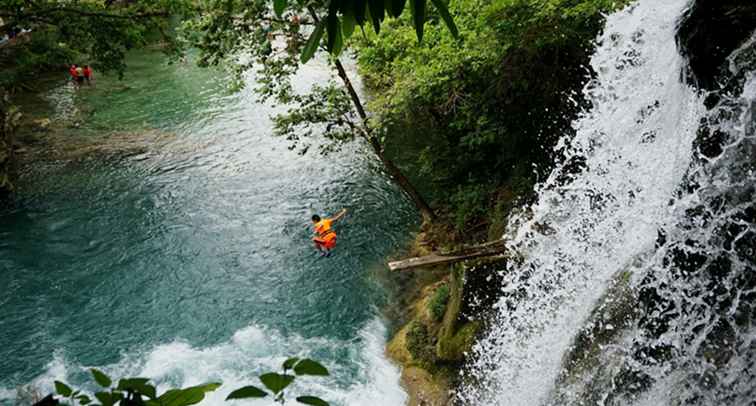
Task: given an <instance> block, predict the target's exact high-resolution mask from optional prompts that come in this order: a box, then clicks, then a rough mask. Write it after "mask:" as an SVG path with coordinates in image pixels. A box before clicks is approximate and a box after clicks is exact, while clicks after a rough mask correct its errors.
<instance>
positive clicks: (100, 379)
mask: <svg viewBox="0 0 756 406" xmlns="http://www.w3.org/2000/svg"><path fill="white" fill-rule="evenodd" d="M89 372H91V373H92V376H93V377H94V380H95V382H97V384H98V385H100V386H102V387H103V388H109V387H110V385H111V384H113V381H112V380H111V379H110V377H109V376H107V375H105V374H104V373H103V372H102V371H100V370H97V369H94V368H92V369H90V370H89Z"/></svg>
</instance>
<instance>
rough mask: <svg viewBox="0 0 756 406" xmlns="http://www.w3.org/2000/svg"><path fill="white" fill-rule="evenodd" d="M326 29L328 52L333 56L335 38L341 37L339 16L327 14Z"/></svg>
mask: <svg viewBox="0 0 756 406" xmlns="http://www.w3.org/2000/svg"><path fill="white" fill-rule="evenodd" d="M326 28H327V31H328V42H327V48H328V52H330V53H332V54H335V52H334V50H335V45H336V41H337V40H336V37H338V36H340V35H341V24H340V23H339V16H337V15H336V13H328V16H327V17H326Z"/></svg>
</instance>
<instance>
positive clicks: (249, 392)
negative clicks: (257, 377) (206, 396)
mask: <svg viewBox="0 0 756 406" xmlns="http://www.w3.org/2000/svg"><path fill="white" fill-rule="evenodd" d="M266 396H268V393H267V392H265V391H264V390H262V389H260V388H258V387H257V386H252V385H249V386H245V387H243V388H239V389H237V390H235V391H233V392H231V393H229V394H228V397H226V400H231V399H247V398H264V397H266Z"/></svg>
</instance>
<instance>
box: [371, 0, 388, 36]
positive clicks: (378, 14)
mask: <svg viewBox="0 0 756 406" xmlns="http://www.w3.org/2000/svg"><path fill="white" fill-rule="evenodd" d="M367 2H368V7H369V9H370V17H371V18H372V20H373V29H375V33H376V34H378V33H380V32H381V21H383V18H384V17H385V14H384V10H385V9H384V7H383V0H367Z"/></svg>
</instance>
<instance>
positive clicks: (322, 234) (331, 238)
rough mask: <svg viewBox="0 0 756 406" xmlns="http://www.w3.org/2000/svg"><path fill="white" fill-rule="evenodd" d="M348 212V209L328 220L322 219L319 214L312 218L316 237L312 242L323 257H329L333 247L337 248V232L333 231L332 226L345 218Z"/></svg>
mask: <svg viewBox="0 0 756 406" xmlns="http://www.w3.org/2000/svg"><path fill="white" fill-rule="evenodd" d="M346 212H347V211H346V209H344V210H342V211H340V212H339V213H338V214H337V215H335V216H333V217H331V218H326V219H321V218H320V216H318V215H317V214H314V215H313V216H312V224H313V227H314V228H315V237H313V239H312V242H314V243H315V248H317V249H318V251H320V252H321V253H322V254H323V255H325V256H328V255H329V254H330V252H331V250H332V249H333V247H335V246H336V232H335V231H333V229H332V228H331V225H332V223H334V222H336V221H339V220H340V219H341V218H342V217H344V215H345V214H346Z"/></svg>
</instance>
